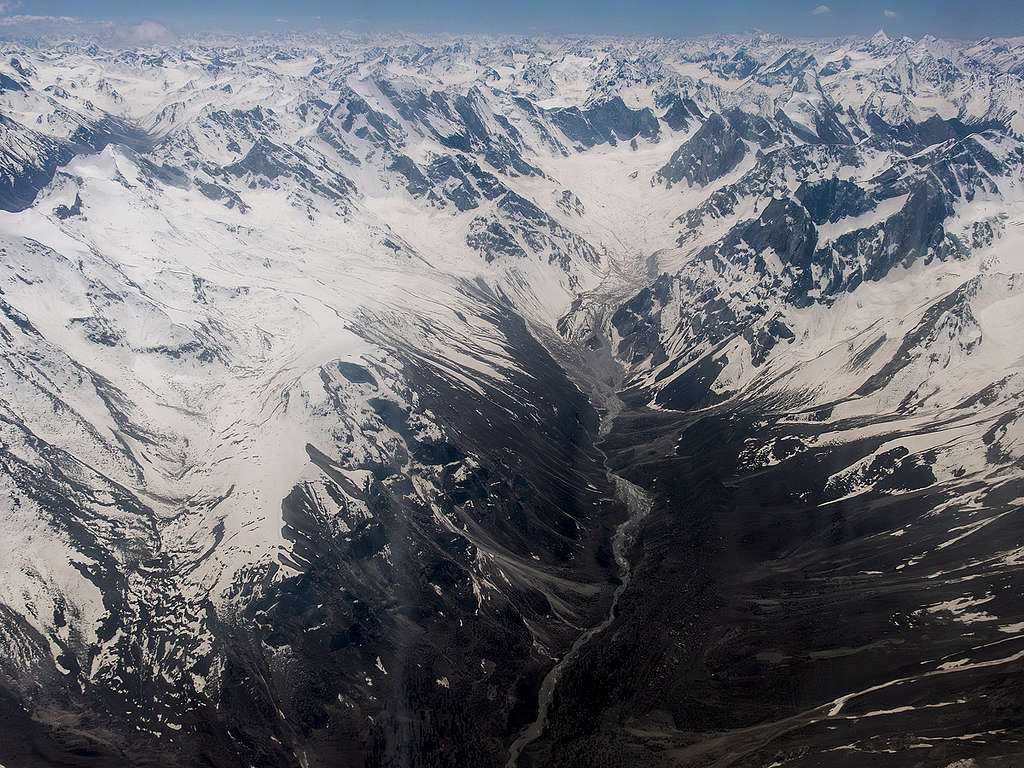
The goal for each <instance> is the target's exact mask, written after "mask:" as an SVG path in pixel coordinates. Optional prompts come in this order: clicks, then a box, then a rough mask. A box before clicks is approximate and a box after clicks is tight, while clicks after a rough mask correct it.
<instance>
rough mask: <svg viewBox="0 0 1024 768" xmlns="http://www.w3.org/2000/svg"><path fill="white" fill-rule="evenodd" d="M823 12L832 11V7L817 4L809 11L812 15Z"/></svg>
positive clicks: (818, 14) (819, 14)
mask: <svg viewBox="0 0 1024 768" xmlns="http://www.w3.org/2000/svg"><path fill="white" fill-rule="evenodd" d="M823 13H832V9H831V8H829V7H828V6H827V5H819V6H818V7H817V8H815V9H814V10H813V11H811V15H812V16H821V15H822V14H823Z"/></svg>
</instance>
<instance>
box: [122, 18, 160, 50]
mask: <svg viewBox="0 0 1024 768" xmlns="http://www.w3.org/2000/svg"><path fill="white" fill-rule="evenodd" d="M115 38H116V40H117V42H118V43H120V44H121V45H126V46H137V47H140V48H145V47H148V46H151V45H164V44H167V43H173V42H174V33H173V32H171V30H169V29H168V28H167V27H165V26H164V25H163V24H161V23H160V22H159V21H153V20H152V19H145V20H143V21H140V22H139V23H138V24H129V25H128V26H125V27H121V28H120V29H118V30H117V33H116V34H115Z"/></svg>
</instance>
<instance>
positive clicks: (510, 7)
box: [0, 0, 1024, 38]
mask: <svg viewBox="0 0 1024 768" xmlns="http://www.w3.org/2000/svg"><path fill="white" fill-rule="evenodd" d="M0 8H2V9H3V11H4V13H5V14H6V15H7V16H14V15H19V14H21V15H34V16H72V17H76V18H79V19H85V20H110V21H115V22H118V23H130V22H135V21H139V20H141V19H142V18H150V19H155V20H157V21H160V22H163V23H164V24H167V25H168V26H170V27H171V28H172V29H175V30H176V31H195V30H210V29H226V30H230V31H253V30H259V29H273V28H278V29H286V28H298V29H308V28H327V29H332V28H338V29H341V28H359V29H371V30H401V31H411V32H431V31H441V32H453V33H473V32H491V33H505V32H507V33H557V34H562V33H568V34H592V33H597V34H628V35H659V34H665V35H672V36H689V35H702V34H707V33H713V32H745V31H749V30H752V29H761V30H764V31H767V32H775V33H781V34H786V35H791V36H815V37H817V36H833V35H841V34H850V33H861V34H870V33H872V32H874V31H875V30H877V29H879V28H884V29H885V30H886V31H887V32H889V33H890V34H894V35H895V34H908V35H911V36H914V37H918V36H920V35H922V34H925V33H929V32H930V33H932V34H935V35H938V36H943V37H959V38H975V37H981V36H984V35H993V36H1013V35H1024V0H810V1H808V0H779V1H778V2H761V3H758V2H750V1H749V0H702V1H700V2H694V1H693V0H676V2H670V1H669V0H590V1H589V2H586V1H584V0H519V1H518V2H516V1H515V0H504V1H502V0H498V2H490V3H489V2H486V0H484V1H474V0H382V1H381V2H373V0H341V1H340V2H338V1H335V2H325V1H324V0H287V2H284V1H283V0H174V1H173V2H167V1H166V0H164V1H163V2H160V3H155V2H145V1H143V2H139V1H138V0H135V1H134V2H133V1H132V0H0Z"/></svg>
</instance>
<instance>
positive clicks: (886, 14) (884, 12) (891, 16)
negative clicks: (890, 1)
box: [882, 8, 899, 19]
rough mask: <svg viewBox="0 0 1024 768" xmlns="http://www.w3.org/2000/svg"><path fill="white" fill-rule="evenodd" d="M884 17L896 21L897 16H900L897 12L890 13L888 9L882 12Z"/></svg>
mask: <svg viewBox="0 0 1024 768" xmlns="http://www.w3.org/2000/svg"><path fill="white" fill-rule="evenodd" d="M882 15H883V16H885V18H887V19H895V18H896V17H897V16H899V14H898V13H896V11H890V10H889V9H888V8H886V9H885V10H884V11H882Z"/></svg>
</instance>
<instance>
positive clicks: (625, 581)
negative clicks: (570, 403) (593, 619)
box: [506, 415, 651, 768]
mask: <svg viewBox="0 0 1024 768" xmlns="http://www.w3.org/2000/svg"><path fill="white" fill-rule="evenodd" d="M613 418H614V415H610V416H607V417H606V419H605V424H604V425H602V427H605V428H604V429H602V432H606V431H607V429H606V428H607V427H608V426H610V421H611V419H613ZM602 453H603V452H602ZM605 467H606V469H607V467H608V462H607V456H605ZM607 471H608V479H609V480H611V482H612V483H613V484H614V486H615V496H616V498H618V499H619V501H621V502H622V503H623V504H625V505H626V509H627V510H628V512H629V515H628V516H627V517H626V520H625V521H624V522H622V523H621V524H620V525H619V526H618V527H617V528H616V529H615V533H614V534H613V535H612V554H613V556H614V558H615V564H616V566H617V567H618V576H619V585H618V586H617V587H616V588H615V592H614V593H613V595H612V601H611V604H610V605H609V606H608V615H607V616H605V618H604V620H603V621H601V623H599V624H597V625H595V626H593V627H591V628H590V629H588V630H587V631H586V632H584V633H583V634H581V635H580V636H579V637H577V638H576V641H575V642H574V643H573V644H572V647H571V648H569V650H568V651H567V652H566V653H565V655H564V656H562V658H561V659H559V660H558V663H556V664H555V666H553V667H552V668H551V671H550V672H548V674H547V676H545V678H544V682H543V683H542V684H541V686H540V692H539V693H538V694H537V719H536V720H534V721H533V722H532V723H531V724H530V725H529V726H527V727H526V728H525V729H524V730H523V732H522V733H521V734H519V737H518V738H517V739H516V740H515V741H514V742H512V746H511V747H510V748H509V758H508V762H507V763H506V768H518V765H519V757H520V755H521V754H522V752H523V750H524V749H525V748H526V747H527V746H529V745H530V744H532V743H533V742H534V741H536V740H537V739H538V738H540V735H541V734H542V733H543V732H544V728H545V727H546V726H547V721H548V712H549V711H550V709H551V699H552V695H553V694H554V692H555V686H556V685H558V680H559V678H560V677H561V676H562V672H563V670H564V669H565V668H566V667H567V666H568V665H569V664H571V663H572V662H573V660H574V659H575V658H576V656H577V655H578V654H579V651H580V649H581V648H583V647H584V646H585V645H586V644H587V643H589V642H590V641H591V639H593V638H594V637H595V636H596V635H598V634H600V633H601V632H603V631H604V630H605V629H607V628H608V626H609V625H610V624H611V623H612V621H613V620H614V619H615V611H616V608H617V607H618V604H619V598H620V597H621V596H622V593H623V592H624V591H625V590H626V587H628V586H629V580H630V576H631V575H632V574H631V571H632V567H631V565H630V562H629V557H628V552H629V547H630V544H631V543H632V541H633V536H634V534H635V532H636V528H637V525H638V524H639V522H640V521H641V520H642V519H643V518H644V517H645V516H646V515H647V513H648V512H650V510H651V499H650V497H649V496H648V495H647V493H646V492H645V491H644V490H643V489H642V488H640V486H638V485H636V484H634V483H631V482H629V480H626V478H624V477H620V476H619V475H617V474H615V473H614V472H612V471H611V469H608V470H607Z"/></svg>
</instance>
